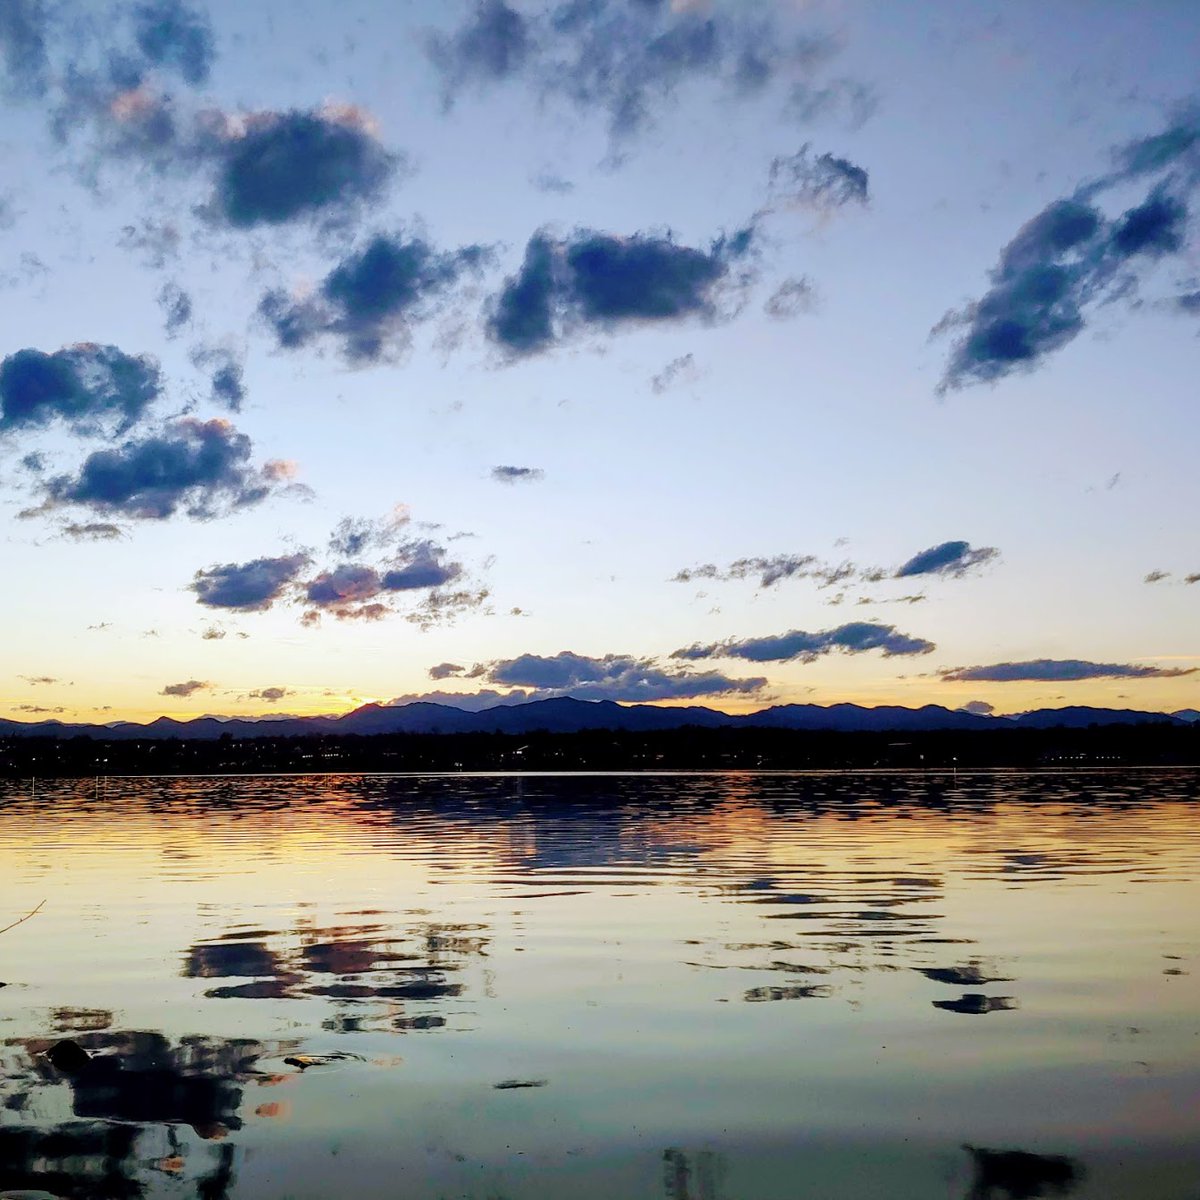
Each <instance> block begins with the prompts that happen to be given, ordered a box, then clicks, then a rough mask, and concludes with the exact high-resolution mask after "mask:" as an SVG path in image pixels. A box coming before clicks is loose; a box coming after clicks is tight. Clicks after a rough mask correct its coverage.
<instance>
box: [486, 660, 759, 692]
mask: <svg viewBox="0 0 1200 1200" xmlns="http://www.w3.org/2000/svg"><path fill="white" fill-rule="evenodd" d="M476 673H477V672H473V673H472V674H476ZM482 673H483V674H484V677H485V678H486V679H487V680H488V682H490V683H496V684H500V685H502V686H506V687H521V688H528V689H531V690H530V692H529V694H528V695H527V697H526V698H527V699H530V700H542V699H547V698H549V697H552V696H573V697H574V698H575V699H578V700H620V701H627V702H648V701H651V700H669V699H689V698H695V697H700V696H727V695H739V694H740V695H745V694H752V693H756V692H760V691H762V689H763V688H764V687H765V686H766V683H767V681H766V679H764V678H753V679H731V678H730V677H729V676H727V675H722V674H720V673H719V672H716V671H706V672H695V671H690V670H687V669H664V668H662V667H660V666H658V665H657V664H656V663H655V662H654V660H653V659H648V658H634V657H632V656H630V655H626V654H606V655H604V656H603V657H602V658H589V657H587V656H586V655H581V654H573V653H571V652H570V651H568V650H563V651H561V652H560V653H558V654H556V655H552V656H543V655H538V654H522V655H519V656H518V657H516V658H510V659H499V660H497V661H495V662H491V663H488V664H485V667H484V669H483V672H482Z"/></svg>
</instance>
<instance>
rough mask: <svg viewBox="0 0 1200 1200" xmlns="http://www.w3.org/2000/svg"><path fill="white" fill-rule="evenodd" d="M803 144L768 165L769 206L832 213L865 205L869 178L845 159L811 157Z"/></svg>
mask: <svg viewBox="0 0 1200 1200" xmlns="http://www.w3.org/2000/svg"><path fill="white" fill-rule="evenodd" d="M811 151H812V146H811V143H808V142H805V144H804V145H803V146H801V147H800V149H799V150H798V151H797V152H796V153H795V154H791V155H787V156H780V157H778V158H776V159H774V160H773V161H772V162H771V174H770V190H771V202H772V203H773V204H786V205H789V206H791V207H795V208H813V209H818V210H820V211H822V212H833V211H835V210H836V209H839V208H844V207H845V206H846V205H847V204H859V205H865V204H866V203H867V202H868V199H869V194H868V187H869V178H870V177H869V176H868V174H867V172H866V170H865V169H864V168H863V167H860V166H858V165H857V164H856V163H852V162H851V161H850V160H849V159H848V158H839V157H838V156H836V155H833V154H818V155H816V156H815V157H814V156H813V155H812V153H811Z"/></svg>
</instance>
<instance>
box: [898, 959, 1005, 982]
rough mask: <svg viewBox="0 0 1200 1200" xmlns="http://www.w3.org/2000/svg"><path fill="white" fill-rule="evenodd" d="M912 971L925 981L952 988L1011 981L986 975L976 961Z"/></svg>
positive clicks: (918, 968) (1003, 977)
mask: <svg viewBox="0 0 1200 1200" xmlns="http://www.w3.org/2000/svg"><path fill="white" fill-rule="evenodd" d="M914 969H915V970H916V971H917V972H918V973H919V974H921V975H924V976H925V978H926V979H932V980H933V982H934V983H948V984H950V985H951V986H953V987H970V986H971V985H972V984H973V985H974V986H975V987H978V986H979V985H980V984H981V983H1009V982H1011V980H1012V976H1010V975H990V974H988V972H987V970H985V968H984V966H983V964H982V963H980V962H979V961H978V960H977V959H972V960H971V961H970V962H969V963H963V964H962V965H961V966H955V967H916V968H914Z"/></svg>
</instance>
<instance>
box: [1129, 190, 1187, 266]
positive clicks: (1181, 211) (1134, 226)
mask: <svg viewBox="0 0 1200 1200" xmlns="http://www.w3.org/2000/svg"><path fill="white" fill-rule="evenodd" d="M1187 215H1188V212H1187V205H1186V204H1184V203H1183V202H1182V201H1180V200H1177V199H1175V198H1174V197H1173V196H1170V195H1167V194H1165V193H1157V194H1155V195H1153V196H1151V197H1150V198H1149V199H1148V200H1147V201H1146V202H1145V203H1144V204H1139V205H1138V206H1137V207H1136V208H1131V209H1129V210H1128V212H1126V213H1125V214H1124V216H1122V217H1121V219H1120V220H1119V221H1118V222H1117V224H1116V227H1115V228H1114V229H1113V231H1112V245H1113V249H1114V250H1115V251H1116V252H1117V253H1118V254H1119V255H1121V257H1123V258H1128V257H1130V256H1132V255H1134V254H1149V255H1151V256H1158V255H1161V254H1174V253H1176V252H1177V251H1179V250H1181V249H1182V248H1183V240H1184V231H1185V225H1186V223H1187Z"/></svg>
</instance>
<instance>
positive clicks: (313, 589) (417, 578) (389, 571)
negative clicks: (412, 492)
mask: <svg viewBox="0 0 1200 1200" xmlns="http://www.w3.org/2000/svg"><path fill="white" fill-rule="evenodd" d="M339 530H340V531H341V535H339V534H338V533H336V532H335V537H334V541H335V544H336V543H337V542H339V541H340V542H343V543H344V542H345V541H346V540H347V539H353V540H355V541H360V540H359V539H354V538H353V535H354V531H353V530H352V529H351V528H349V526H348V523H347V522H343V523H342V525H341V526H339ZM370 540H371V539H369V540H368V541H366V542H361V541H360V544H361V545H368V544H370ZM463 573H464V571H463V565H462V563H458V562H449V561H447V551H446V548H445V547H444V546H440V545H438V544H437V543H436V542H432V541H430V540H428V539H424V538H422V539H416V540H412V541H408V542H404V543H402V544H400V545H399V546H396V547H394V548H393V549H392V551H391V553H390V555H389V558H388V560H387V561H386V562H385V563H384V564H382V565H380V566H372V565H370V564H367V563H362V562H345V563H341V564H340V565H338V566H337V567H335V568H333V569H332V570H326V571H322V572H321V573H320V574H319V575H317V576H316V577H315V578H314V579H312V580H310V581H309V582H308V583H307V584H306V585H305V589H304V599H305V600H306V601H307V603H308V604H309V605H310V606H311V610H310V611H311V612H313V613H319V612H322V611H324V612H329V613H331V614H332V615H333V616H335V617H337V618H338V619H339V620H346V619H364V618H365V619H368V620H377V619H379V618H381V617H383V616H386V615H387V614H388V613H389V612H390V611H391V609H389V608H388V606H387V605H386V604H385V603H383V601H385V600H386V599H387V598H388V597H389V595H392V594H395V593H397V592H415V591H427V592H434V591H435V590H436V589H440V588H443V587H445V585H446V584H448V583H452V582H454V581H455V580H457V579H459V578H461V577H462V575H463ZM462 595H463V596H466V595H467V593H463V594H462ZM448 597H450V594H449V593H444V594H443V593H439V598H437V599H434V600H433V601H432V607H433V608H436V607H437V606H438V604H439V603H441V602H442V601H444V600H446V599H447V598H448ZM479 602H482V596H481V597H480V598H479Z"/></svg>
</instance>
